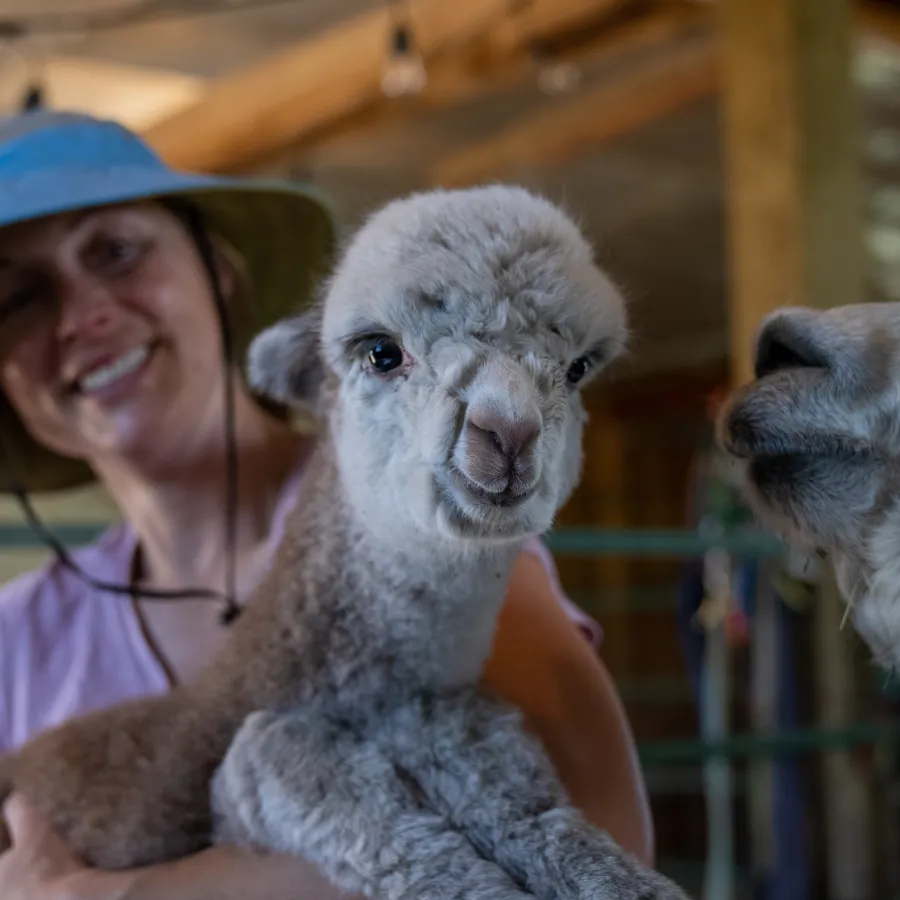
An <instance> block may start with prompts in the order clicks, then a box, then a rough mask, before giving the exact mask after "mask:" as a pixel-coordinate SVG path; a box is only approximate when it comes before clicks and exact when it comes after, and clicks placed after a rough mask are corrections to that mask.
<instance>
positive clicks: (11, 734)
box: [0, 526, 147, 752]
mask: <svg viewBox="0 0 900 900" xmlns="http://www.w3.org/2000/svg"><path fill="white" fill-rule="evenodd" d="M130 546H132V545H131V541H130V535H129V533H128V530H127V529H125V528H123V527H122V526H113V527H111V528H110V529H108V530H107V531H106V532H104V533H103V534H102V535H101V536H100V537H99V538H98V539H97V540H96V541H94V542H93V543H91V544H88V545H85V546H84V547H81V548H78V549H77V550H75V551H72V553H71V556H70V559H71V561H72V562H73V563H74V564H75V565H76V566H78V567H80V568H83V569H84V570H85V571H86V572H88V573H89V574H90V576H91V577H92V578H93V579H96V580H102V581H115V582H120V581H121V580H122V573H123V572H127V569H128V564H129V563H128V560H129V559H130V557H129V553H128V551H129V547H130ZM97 594H98V591H97V589H96V588H95V587H94V586H92V585H91V584H90V583H89V582H87V581H85V580H83V579H82V578H80V577H79V576H78V575H77V574H76V572H74V571H73V570H72V569H71V568H70V567H69V566H68V565H66V564H65V563H63V562H62V561H60V560H57V559H50V560H48V561H47V562H45V563H44V564H43V565H40V566H37V567H36V568H34V569H32V570H30V571H27V572H24V573H22V574H21V575H18V576H17V577H16V578H14V579H12V580H11V581H9V582H8V583H7V584H5V585H4V586H3V587H2V588H0V752H3V751H4V749H8V748H10V747H14V746H17V745H19V744H20V743H22V742H24V741H25V740H27V739H28V738H29V737H31V736H32V735H34V734H36V733H37V732H39V731H41V730H43V729H44V728H46V727H49V726H51V725H54V724H57V723H59V722H61V721H63V720H65V719H67V718H70V717H71V716H72V715H76V714H79V713H81V712H85V711H87V710H89V709H91V708H94V707H96V706H98V705H100V706H102V705H106V704H107V703H108V702H113V701H115V700H116V699H119V696H120V695H121V694H123V692H125V693H127V692H128V691H129V690H132V691H133V690H137V688H135V687H134V685H138V682H139V681H140V679H138V678H137V676H136V675H135V674H134V673H133V672H132V671H131V669H129V660H128V655H129V653H131V648H132V642H129V641H128V640H126V639H127V638H128V636H129V632H128V620H127V615H126V612H125V610H124V609H123V608H122V607H121V606H120V603H119V601H118V600H117V599H113V600H112V601H111V602H108V603H107V602H103V600H104V599H105V598H98V597H97ZM98 599H99V600H100V602H98ZM135 667H137V663H135V664H134V665H133V666H132V668H135ZM138 674H140V673H138ZM144 680H145V681H146V680H147V679H146V678H145V679H144ZM138 687H142V684H139V685H138Z"/></svg>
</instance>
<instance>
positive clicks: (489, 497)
mask: <svg viewBox="0 0 900 900" xmlns="http://www.w3.org/2000/svg"><path fill="white" fill-rule="evenodd" d="M450 479H451V483H452V485H453V487H454V488H455V489H456V490H457V491H459V492H461V493H464V494H465V495H467V496H468V497H469V498H472V499H475V500H477V501H479V502H480V503H485V504H488V505H490V506H494V507H500V508H503V509H512V508H515V507H517V506H521V505H522V504H523V503H524V502H525V501H526V500H527V499H528V498H529V497H530V496H531V495H532V494H533V493H534V490H535V486H534V485H529V486H528V488H527V489H526V490H524V491H521V490H516V489H514V488H513V487H512V486H510V487H507V488H506V489H505V490H503V491H499V492H494V491H488V490H486V489H485V488H483V487H481V486H480V485H478V484H476V483H475V482H474V481H472V479H471V478H469V476H468V475H466V473H465V472H463V471H462V470H461V469H458V468H456V467H455V466H454V467H453V468H452V469H451V470H450Z"/></svg>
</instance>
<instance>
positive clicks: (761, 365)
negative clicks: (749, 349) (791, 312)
mask: <svg viewBox="0 0 900 900" xmlns="http://www.w3.org/2000/svg"><path fill="white" fill-rule="evenodd" d="M754 368H755V374H756V377H757V378H764V377H765V376H766V375H772V374H774V373H775V372H781V371H783V370H785V369H824V368H828V358H827V354H826V353H825V352H824V350H823V349H822V348H821V347H820V346H818V344H817V341H816V336H815V334H814V333H813V332H812V326H811V323H806V322H804V323H802V325H801V323H800V322H797V321H796V320H794V319H792V318H789V317H781V318H777V319H774V320H772V321H771V322H769V324H768V325H766V326H765V327H764V328H763V330H762V332H761V334H760V336H759V340H758V341H757V348H756V360H755V367H754Z"/></svg>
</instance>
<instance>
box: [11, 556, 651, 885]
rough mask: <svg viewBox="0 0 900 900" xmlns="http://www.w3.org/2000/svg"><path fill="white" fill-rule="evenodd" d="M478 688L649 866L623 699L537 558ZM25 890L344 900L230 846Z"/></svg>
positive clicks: (503, 621) (305, 866)
mask: <svg viewBox="0 0 900 900" xmlns="http://www.w3.org/2000/svg"><path fill="white" fill-rule="evenodd" d="M484 680H485V683H486V684H487V685H488V686H490V687H491V688H492V689H494V690H495V691H497V692H498V693H499V694H500V695H501V696H503V697H505V698H506V699H507V700H508V701H509V702H511V703H513V704H515V705H517V706H518V707H519V708H520V709H522V710H523V712H524V714H525V717H526V721H527V723H528V724H529V725H530V727H532V728H533V730H534V731H535V732H536V733H537V734H538V736H539V737H540V738H541V740H542V741H543V743H544V745H545V747H546V748H547V752H548V753H549V754H550V757H551V759H552V760H553V762H554V764H555V765H556V768H557V771H558V772H559V774H560V777H561V778H562V780H563V782H564V784H565V785H566V787H567V788H568V790H569V792H570V794H571V797H572V799H573V801H574V803H575V804H576V805H577V806H578V807H580V808H581V809H582V810H584V812H585V813H586V815H587V816H588V818H589V819H590V820H591V821H592V822H594V823H595V824H596V825H598V826H600V827H602V828H605V829H606V830H607V831H608V832H609V833H610V834H611V835H612V837H613V839H614V840H616V841H617V843H619V844H620V845H621V846H622V847H624V848H625V849H627V850H629V851H630V852H632V853H634V854H635V855H636V856H637V857H638V858H639V859H641V860H643V861H644V862H647V863H651V864H652V862H653V854H654V849H653V829H652V824H651V820H650V813H649V806H648V803H647V797H646V793H645V788H644V783H643V779H642V777H641V773H640V769H639V767H638V764H637V758H636V753H635V748H634V741H633V739H632V735H631V732H630V729H629V727H628V722H627V719H626V717H625V715H624V712H623V710H622V706H621V703H620V702H619V699H618V697H617V695H616V692H615V688H614V687H613V685H612V682H611V679H610V677H609V675H608V673H607V671H606V669H605V667H604V666H603V665H602V663H601V662H600V661H599V659H598V658H597V656H596V654H595V653H594V651H593V649H592V647H591V646H590V644H589V643H588V641H587V640H585V638H584V636H583V635H582V634H581V633H579V631H578V629H577V628H576V626H575V625H574V624H573V623H572V622H571V620H570V619H569V618H568V617H567V615H566V613H565V610H564V609H563V608H562V606H561V605H560V603H559V599H558V596H557V594H556V593H555V589H554V586H553V584H552V582H551V580H550V577H549V575H548V572H547V569H546V568H545V567H544V565H543V564H542V563H541V561H540V559H539V558H538V557H537V556H535V555H534V554H531V553H523V554H522V555H521V557H520V559H519V561H518V562H517V564H516V567H515V569H514V571H513V575H512V578H511V581H510V586H509V591H508V595H507V600H506V604H505V606H504V609H503V611H502V614H501V617H500V622H499V626H498V630H497V636H496V640H495V644H494V652H493V655H492V658H491V660H490V662H489V664H488V667H487V671H486V674H485V679H484ZM23 839H24V840H26V842H27V838H23ZM19 851H20V852H25V855H26V856H30V857H31V858H33V859H34V863H33V865H32V864H31V863H30V862H29V864H28V865H27V866H26V868H30V869H33V870H34V869H36V870H39V871H40V872H41V873H42V874H48V872H51V871H52V869H53V866H52V865H49V864H48V860H47V859H42V858H41V856H42V854H41V852H40V848H34V847H32V848H29V847H27V846H25V847H23V846H22V845H21V844H20V846H19ZM26 851H27V852H26ZM11 852H15V851H11ZM0 870H2V866H0ZM0 882H2V879H0ZM29 884H31V890H29V891H28V893H27V894H26V895H23V896H27V897H28V898H29V900H59V898H62V897H66V898H67V900H298V898H300V900H302V898H303V897H305V896H309V897H315V900H332V898H333V900H338V898H341V900H349V898H348V897H347V895H346V894H342V893H341V892H340V891H338V890H337V889H335V888H333V887H332V886H331V885H330V884H328V883H327V882H326V880H325V879H324V877H323V876H322V875H321V874H319V872H318V870H317V869H316V868H315V867H314V866H313V865H311V864H309V863H306V862H304V861H302V860H296V859H291V858H289V857H285V856H256V855H253V854H250V853H247V852H244V851H241V850H239V849H237V848H232V847H216V848H212V849H210V850H206V851H203V852H202V853H198V854H195V855H193V856H190V857H186V858H184V859H180V860H177V861H175V862H171V863H163V864H160V865H156V866H149V867H147V868H146V869H137V870H132V871H129V872H113V873H108V872H99V871H96V870H89V869H81V870H80V871H76V872H75V873H67V877H66V879H65V891H66V892H65V893H62V892H61V890H60V888H59V885H60V882H58V881H57V882H56V883H55V885H54V884H51V883H49V882H48V883H47V887H46V890H44V888H43V887H41V888H40V890H39V888H38V887H37V886H35V883H32V882H29ZM4 896H6V895H4ZM12 896H15V894H13V895H12Z"/></svg>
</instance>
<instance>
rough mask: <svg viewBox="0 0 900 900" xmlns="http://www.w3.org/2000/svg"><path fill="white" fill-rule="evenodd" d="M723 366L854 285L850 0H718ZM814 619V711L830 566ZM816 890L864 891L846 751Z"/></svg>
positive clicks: (828, 706) (844, 899)
mask: <svg viewBox="0 0 900 900" xmlns="http://www.w3.org/2000/svg"><path fill="white" fill-rule="evenodd" d="M718 6H719V10H720V16H721V19H720V22H721V28H722V40H723V45H722V60H721V65H722V68H721V71H722V126H723V138H724V150H725V160H726V172H727V178H728V184H727V197H728V201H727V202H728V231H729V245H730V250H729V252H730V270H731V286H730V298H729V300H730V302H729V310H730V339H731V362H732V379H733V381H734V383H735V384H741V383H744V382H746V381H748V380H749V379H751V378H752V376H753V344H754V336H755V333H756V331H757V328H758V326H759V324H760V321H761V320H762V318H763V317H764V316H765V315H766V314H767V313H769V312H771V311H772V310H774V309H775V308H777V307H779V306H785V305H803V306H817V307H831V306H838V305H843V304H847V303H853V302H857V301H859V300H861V299H862V298H863V265H862V263H863V255H862V248H863V243H862V215H861V214H862V192H861V179H860V163H861V153H860V149H859V145H860V141H859V130H858V128H857V114H856V108H855V103H854V96H853V95H854V83H853V78H852V53H853V46H852V38H853V18H852V13H853V10H852V7H851V3H850V2H849V0H721V2H720V3H719V4H718ZM827 582H828V583H826V585H824V586H823V590H822V592H821V602H820V604H819V605H818V609H817V614H816V617H815V618H816V624H815V645H816V651H815V655H816V668H817V671H816V673H815V677H816V680H817V686H818V698H817V699H818V706H819V720H820V722H821V723H823V724H827V725H830V726H838V727H839V726H840V725H842V724H846V723H847V720H848V718H851V717H852V716H853V699H852V698H853V684H854V671H853V664H852V658H851V654H850V653H849V649H848V643H849V638H848V636H847V635H846V634H841V633H839V620H840V604H839V601H838V600H837V597H836V595H835V593H834V588H833V583H832V581H831V579H827ZM822 765H823V776H824V779H823V780H824V788H825V794H826V796H825V809H826V819H827V822H826V825H825V830H826V840H827V845H828V850H827V856H826V858H827V867H828V881H829V897H832V898H834V900H863V898H868V897H870V896H871V889H872V880H871V879H872V876H871V853H870V849H869V848H870V846H871V845H870V837H871V832H870V830H869V823H870V814H871V796H870V793H869V791H868V788H867V785H866V778H865V776H864V775H863V774H861V773H859V772H858V771H855V770H854V767H853V766H852V764H851V761H850V757H849V755H848V754H847V753H827V754H825V755H824V758H823V762H822Z"/></svg>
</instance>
